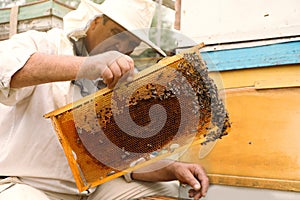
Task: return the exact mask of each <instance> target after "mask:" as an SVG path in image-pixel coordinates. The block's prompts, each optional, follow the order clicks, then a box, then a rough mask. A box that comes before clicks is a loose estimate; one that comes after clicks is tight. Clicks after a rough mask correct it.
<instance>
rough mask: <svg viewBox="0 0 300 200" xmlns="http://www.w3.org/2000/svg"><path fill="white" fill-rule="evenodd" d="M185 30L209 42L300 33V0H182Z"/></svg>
mask: <svg viewBox="0 0 300 200" xmlns="http://www.w3.org/2000/svg"><path fill="white" fill-rule="evenodd" d="M181 4H182V5H181V33H183V34H184V35H186V36H188V37H190V38H191V39H193V40H194V41H195V42H197V43H199V42H205V43H206V44H212V43H223V42H232V41H245V40H256V39H265V38H277V37H285V36H296V35H298V36H300V1H299V0H251V1H249V0H182V1H181Z"/></svg>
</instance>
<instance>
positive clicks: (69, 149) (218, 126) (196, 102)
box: [45, 47, 230, 191]
mask: <svg viewBox="0 0 300 200" xmlns="http://www.w3.org/2000/svg"><path fill="white" fill-rule="evenodd" d="M198 48H199V47H197V48H196V47H195V48H192V49H190V50H189V51H186V52H185V53H181V54H177V55H175V56H172V57H168V58H165V59H163V60H161V61H160V62H158V63H157V64H155V65H153V66H151V67H149V68H147V69H145V70H143V71H142V72H140V73H138V74H137V75H136V76H135V77H134V79H133V80H132V81H130V82H127V81H122V80H121V81H119V83H118V84H117V85H116V87H115V88H114V89H113V90H109V89H107V88H105V89H102V90H99V91H97V92H96V93H94V94H91V95H89V96H87V97H84V98H82V99H80V100H79V101H76V102H74V103H73V104H69V105H67V106H65V107H62V108H60V109H58V110H55V111H53V112H51V113H49V114H47V115H45V117H50V118H51V119H52V121H53V125H54V127H55V130H56V132H57V134H58V137H59V140H60V142H61V143H62V146H63V148H64V150H65V153H66V155H67V158H68V161H69V163H70V166H71V169H72V171H73V174H74V178H75V180H76V183H77V186H78V188H79V190H80V191H83V190H86V189H88V188H89V187H94V186H96V185H99V184H101V183H104V182H106V181H108V180H111V179H113V178H116V177H119V176H121V175H123V174H125V173H128V172H129V171H131V170H134V169H136V168H138V167H142V166H144V165H147V164H149V163H152V162H154V161H156V160H159V159H162V158H165V157H166V156H169V155H172V154H173V155H174V154H176V155H180V152H183V151H184V150H185V149H187V148H188V147H189V146H190V145H195V144H206V143H207V142H210V141H214V140H216V139H218V138H221V137H222V136H223V135H226V134H227V132H228V129H229V127H230V123H229V119H228V115H227V112H226V110H225V107H224V104H223V102H222V100H221V99H220V98H219V95H218V89H217V87H216V85H215V83H214V81H213V79H211V78H210V77H209V75H208V71H207V68H206V66H205V63H204V61H203V60H202V58H201V56H200V54H199V49H198ZM195 49H197V50H195ZM141 159H142V160H143V161H144V162H142V163H139V162H138V161H140V160H141Z"/></svg>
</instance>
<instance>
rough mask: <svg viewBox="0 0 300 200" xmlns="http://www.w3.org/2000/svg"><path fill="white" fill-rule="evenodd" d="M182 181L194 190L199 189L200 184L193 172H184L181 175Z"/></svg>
mask: <svg viewBox="0 0 300 200" xmlns="http://www.w3.org/2000/svg"><path fill="white" fill-rule="evenodd" d="M183 178H184V182H185V183H186V184H188V185H190V186H191V187H192V188H193V189H194V190H196V191H197V190H200V188H201V186H200V183H199V181H198V180H197V179H196V178H195V176H194V174H192V173H185V175H184V176H183Z"/></svg>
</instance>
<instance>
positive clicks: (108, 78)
mask: <svg viewBox="0 0 300 200" xmlns="http://www.w3.org/2000/svg"><path fill="white" fill-rule="evenodd" d="M113 77H114V75H113V73H112V71H111V70H110V69H109V68H108V67H106V68H105V69H104V70H103V72H102V78H103V83H105V84H106V85H108V84H110V83H111V82H112V80H113Z"/></svg>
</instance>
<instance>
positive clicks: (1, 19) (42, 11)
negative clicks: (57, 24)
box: [0, 0, 74, 24]
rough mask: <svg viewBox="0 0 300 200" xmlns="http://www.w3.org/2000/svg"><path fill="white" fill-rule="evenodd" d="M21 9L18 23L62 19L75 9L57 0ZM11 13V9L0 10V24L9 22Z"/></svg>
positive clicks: (44, 1) (27, 5) (40, 2)
mask: <svg viewBox="0 0 300 200" xmlns="http://www.w3.org/2000/svg"><path fill="white" fill-rule="evenodd" d="M19 9H20V11H19V15H18V21H22V20H29V19H34V18H41V17H46V16H50V15H51V16H56V17H58V18H62V17H63V16H64V15H65V14H67V13H68V12H70V11H71V10H73V9H74V8H73V7H71V6H68V5H65V4H62V3H61V2H59V1H57V0H41V1H36V2H33V3H29V4H24V5H21V6H20V7H19ZM10 12H11V11H10V8H2V9H0V24H1V23H8V22H9V16H10Z"/></svg>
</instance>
